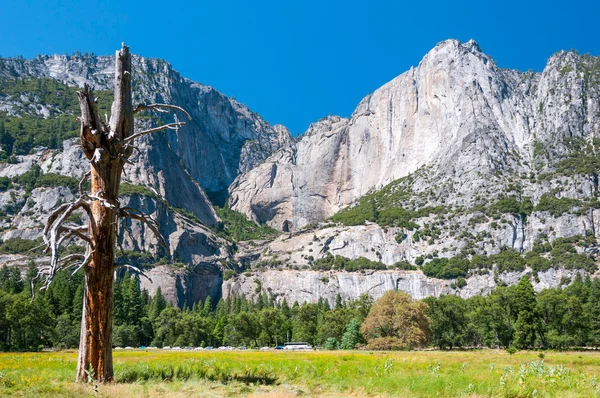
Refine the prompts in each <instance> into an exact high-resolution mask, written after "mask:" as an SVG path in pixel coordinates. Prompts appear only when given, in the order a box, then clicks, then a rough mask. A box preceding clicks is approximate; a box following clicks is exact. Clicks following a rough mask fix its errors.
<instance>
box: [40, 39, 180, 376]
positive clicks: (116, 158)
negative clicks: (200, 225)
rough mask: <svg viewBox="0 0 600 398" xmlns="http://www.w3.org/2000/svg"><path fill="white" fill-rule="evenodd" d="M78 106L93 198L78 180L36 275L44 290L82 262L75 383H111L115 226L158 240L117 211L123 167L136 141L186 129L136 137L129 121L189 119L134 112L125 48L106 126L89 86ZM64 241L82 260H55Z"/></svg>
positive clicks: (52, 227)
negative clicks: (77, 222) (78, 244)
mask: <svg viewBox="0 0 600 398" xmlns="http://www.w3.org/2000/svg"><path fill="white" fill-rule="evenodd" d="M79 105H80V108H81V131H80V139H81V147H82V149H83V152H84V154H85V156H86V157H87V159H88V160H89V162H90V172H89V173H88V174H86V176H85V177H84V180H85V179H86V178H87V177H89V178H90V179H91V192H90V194H84V192H83V182H84V180H82V182H81V183H80V186H79V190H80V197H79V199H77V200H76V201H74V202H72V203H66V204H64V205H61V206H59V208H58V209H56V210H55V211H54V212H53V213H52V214H51V215H50V217H49V218H48V222H47V224H46V228H45V230H44V240H45V243H46V245H47V247H48V250H52V261H51V264H50V266H49V267H47V268H45V269H43V270H40V275H44V276H45V277H46V284H45V285H44V288H45V287H47V286H48V285H49V283H50V282H51V281H52V278H53V277H54V275H55V273H56V271H57V270H58V269H61V268H66V267H68V266H69V263H71V262H72V261H78V262H79V261H81V262H80V263H79V266H78V267H77V269H76V270H75V272H76V271H77V270H79V269H80V268H83V269H84V273H85V291H84V299H83V315H82V320H81V335H80V343H79V358H78V362H77V380H78V381H87V380H90V379H91V380H98V381H101V382H109V381H112V380H113V362H112V317H113V275H114V270H115V264H114V260H115V247H116V243H117V231H118V220H119V218H121V217H128V218H134V219H136V220H139V221H141V222H144V223H146V224H147V226H148V227H150V229H151V230H152V231H153V232H154V233H155V234H157V235H158V236H159V238H160V240H162V238H161V237H160V234H159V233H158V228H157V225H156V222H155V221H154V220H153V219H151V218H150V217H148V216H146V215H144V214H143V213H141V212H140V211H139V210H136V209H132V208H122V207H121V206H120V203H119V200H118V198H119V185H120V183H121V173H122V172H123V166H124V164H125V163H126V162H129V161H128V158H129V156H130V155H131V153H132V150H133V148H134V146H133V141H134V140H135V139H136V138H138V137H140V136H142V135H145V134H150V133H153V132H156V131H161V130H164V129H177V128H179V127H180V126H182V125H183V124H184V123H183V122H179V121H176V122H175V123H169V124H166V125H163V126H160V127H156V128H151V129H148V130H145V131H141V132H138V133H134V131H133V115H134V113H136V112H138V111H140V110H154V111H158V112H168V109H175V110H180V111H182V112H184V113H185V114H186V115H187V116H188V118H189V115H188V114H187V112H185V111H184V110H183V109H181V108H179V107H177V106H173V105H165V104H151V105H139V106H138V107H137V108H136V109H135V110H134V109H133V105H132V98H131V55H130V54H129V49H128V47H126V46H125V45H123V46H122V48H121V50H120V51H117V55H116V67H115V88H114V102H113V104H112V108H111V118H110V122H109V121H108V120H104V121H103V120H102V119H101V118H100V116H99V115H98V108H97V103H96V100H95V99H94V96H93V94H92V91H91V89H90V87H89V86H87V85H86V86H84V89H83V91H82V92H80V93H79ZM77 209H83V210H85V211H86V212H87V215H88V219H89V224H88V226H87V227H85V228H81V227H77V226H69V225H67V224H66V219H67V218H68V216H69V215H70V214H71V213H72V212H73V211H75V210H77ZM86 230H87V231H86ZM86 233H87V234H86ZM67 238H80V239H82V240H84V241H85V242H86V243H87V250H86V254H85V255H68V256H66V257H63V258H59V256H58V246H59V245H60V244H61V243H62V242H64V241H65V239H67ZM163 242H164V241H163ZM128 267H129V268H133V267H130V266H128Z"/></svg>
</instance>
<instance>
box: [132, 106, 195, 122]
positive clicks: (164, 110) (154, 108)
mask: <svg viewBox="0 0 600 398" xmlns="http://www.w3.org/2000/svg"><path fill="white" fill-rule="evenodd" d="M168 109H174V110H177V111H180V112H182V113H183V114H185V115H186V116H187V118H188V119H189V120H190V121H191V120H192V117H191V116H190V114H189V113H187V111H186V110H185V109H183V108H181V107H179V106H177V105H169V104H149V105H144V104H139V105H138V106H137V107H136V108H135V109H134V111H133V113H134V114H136V113H138V112H141V111H143V110H152V111H156V112H161V113H168V112H169V111H168Z"/></svg>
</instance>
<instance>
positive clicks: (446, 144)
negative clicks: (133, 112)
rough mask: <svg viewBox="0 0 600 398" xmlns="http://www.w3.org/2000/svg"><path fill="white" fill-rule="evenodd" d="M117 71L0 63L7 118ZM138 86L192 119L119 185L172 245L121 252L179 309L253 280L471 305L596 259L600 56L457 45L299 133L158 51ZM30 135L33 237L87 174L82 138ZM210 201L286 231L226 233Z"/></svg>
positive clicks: (18, 160)
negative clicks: (499, 61)
mask: <svg viewBox="0 0 600 398" xmlns="http://www.w3.org/2000/svg"><path fill="white" fill-rule="evenodd" d="M111 77H112V59H111V57H96V56H92V55H87V54H86V55H80V54H78V55H73V56H40V57H38V58H36V59H33V60H23V59H0V83H1V84H2V86H1V87H0V115H1V116H2V117H3V119H6V120H7V125H8V124H9V122H10V123H13V125H14V124H15V121H16V120H17V119H19V118H23V119H24V118H30V119H32V120H34V122H32V123H33V125H32V126H33V127H35V123H38V124H41V125H44V123H46V122H47V121H48V120H50V121H52V120H59V119H60V118H65V117H71V116H72V118H73V120H74V118H75V116H76V112H74V111H72V110H69V108H68V107H66V106H65V104H64V103H63V102H62V101H60V100H59V101H58V102H56V101H55V102H52V101H49V100H48V98H47V96H44V95H42V94H43V93H44V91H43V90H41V91H40V89H39V87H40V86H42V87H43V86H44V85H45V84H46V83H47V82H48V81H53V82H58V83H57V84H60V86H59V88H60V90H63V92H65V95H66V94H68V90H69V89H72V88H73V87H77V86H81V85H82V84H84V83H88V84H91V85H92V86H93V87H94V88H95V89H96V90H98V91H99V92H102V91H103V90H109V89H110V88H111V87H110V85H111V82H112V78H111ZM134 81H135V82H136V83H135V87H134V95H135V101H136V102H165V103H172V104H176V105H179V106H182V107H183V108H185V109H187V110H188V111H189V112H190V114H191V115H192V118H193V121H192V122H191V123H189V124H188V125H186V126H184V127H183V128H181V129H179V130H178V131H172V132H168V133H165V134H158V135H153V136H147V137H146V138H145V139H143V140H141V142H140V147H139V149H140V150H139V151H138V152H136V155H135V156H134V158H133V159H132V160H133V162H134V164H133V165H130V166H127V167H126V175H125V177H124V190H123V192H124V195H123V199H122V200H123V201H127V202H128V203H130V204H131V205H132V206H135V207H138V208H140V209H141V210H144V211H147V212H149V213H151V214H152V215H153V216H154V217H155V218H156V219H157V220H158V222H159V225H160V230H161V232H162V233H163V235H164V236H165V237H166V238H167V241H168V253H166V252H163V251H161V249H159V247H158V244H157V243H158V242H156V239H155V238H154V237H153V236H152V234H151V233H150V232H149V231H147V230H146V229H145V228H144V226H143V225H140V224H137V223H133V224H127V225H121V226H120V228H121V231H122V234H121V235H122V239H121V242H120V244H121V246H122V247H123V253H124V254H123V257H124V259H125V260H131V258H132V257H135V258H134V259H133V260H135V261H137V262H138V263H141V264H142V265H144V266H146V268H147V269H148V274H149V276H150V277H151V279H152V283H150V282H149V281H147V280H145V279H142V280H141V283H142V285H143V286H144V287H146V288H148V289H149V290H150V292H151V293H152V292H154V291H155V290H156V288H157V287H158V286H160V287H161V289H162V290H163V292H166V293H167V296H168V297H169V298H170V299H171V300H172V301H174V302H177V303H179V304H180V305H184V304H192V303H194V302H197V301H198V300H203V299H204V298H205V297H207V296H209V295H210V296H211V297H212V298H213V299H218V298H219V297H220V296H221V295H223V296H225V297H227V296H231V295H239V294H243V295H247V296H254V295H256V294H258V293H260V292H263V293H265V294H271V295H274V296H276V297H278V298H279V299H282V298H284V297H285V298H287V300H288V302H293V301H295V300H298V301H304V300H308V301H316V300H318V299H319V298H321V297H324V298H326V299H327V300H329V301H330V302H333V301H334V300H335V297H336V296H337V295H338V294H339V295H340V296H341V297H342V298H343V299H352V298H356V297H358V296H359V295H360V294H362V293H369V294H371V295H373V296H374V297H378V296H380V295H381V294H383V292H384V291H385V290H389V289H392V288H399V289H402V290H406V291H408V292H410V293H411V294H413V295H415V296H416V297H425V296H428V295H439V294H445V293H450V294H459V295H461V296H464V297H467V296H471V295H475V294H485V293H487V292H489V291H490V290H491V289H492V288H493V287H495V286H498V285H502V284H512V283H515V282H516V281H518V279H519V277H520V276H522V275H523V274H526V273H529V274H532V275H533V276H534V278H535V281H536V283H535V286H536V289H542V288H544V287H549V286H558V285H560V284H563V283H568V282H569V281H570V280H572V279H573V278H574V277H575V275H577V274H585V273H589V274H594V273H595V272H596V270H597V266H596V263H595V259H596V257H595V256H596V253H597V251H598V249H597V247H596V240H597V237H598V234H599V233H600V232H599V231H598V227H599V225H598V223H599V222H600V221H599V217H600V213H599V211H600V210H599V209H600V205H598V200H597V196H598V164H600V160H599V159H600V157H598V155H597V154H596V148H597V146H598V144H600V142H598V141H597V139H598V138H600V137H599V134H600V131H599V130H600V60H599V59H598V58H595V57H591V56H588V55H579V54H577V53H574V52H559V53H557V54H554V55H553V56H551V57H550V59H549V60H548V63H547V66H546V68H545V69H544V70H543V71H542V72H539V73H535V72H519V71H514V70H506V69H502V68H499V67H498V66H497V65H496V63H495V62H494V61H493V60H492V59H491V57H489V56H488V55H486V54H485V53H483V52H482V50H481V49H480V48H479V46H478V45H477V43H475V42H474V41H469V42H467V43H460V42H458V41H456V40H447V41H444V42H441V43H439V44H438V45H437V46H436V47H435V48H434V49H432V50H431V51H430V52H429V53H428V54H427V55H425V57H424V58H423V60H422V61H421V62H420V63H419V65H418V66H416V67H414V68H411V69H410V70H409V71H407V72H405V73H403V74H401V75H399V76H398V77H397V78H395V79H393V80H392V81H391V82H389V83H387V84H385V85H384V86H382V87H381V88H379V89H377V90H376V91H375V92H373V93H372V94H369V95H367V96H366V97H365V98H364V99H363V100H362V101H361V102H360V103H359V104H358V106H357V108H356V110H355V111H354V113H353V114H352V115H351V117H350V118H347V119H346V118H342V117H337V116H328V117H326V118H324V119H322V120H319V121H318V122H315V123H314V124H312V125H311V126H310V128H309V129H308V130H307V132H306V133H304V134H303V135H301V136H300V137H298V138H297V139H293V138H292V137H291V136H290V134H289V132H288V131H287V129H286V128H285V127H283V126H270V125H269V124H268V123H267V122H265V121H264V120H263V119H262V118H260V116H258V115H257V114H255V113H253V112H252V111H250V110H249V109H248V108H247V107H245V106H244V105H242V104H240V103H239V102H237V101H235V100H233V99H230V98H227V97H226V96H224V95H222V94H221V93H219V92H218V91H216V90H215V89H213V88H211V87H208V86H205V85H202V84H199V83H195V82H192V81H190V80H188V79H185V78H184V77H182V76H181V75H180V74H179V73H177V72H176V71H174V70H173V69H172V67H171V66H170V65H169V64H168V63H166V62H164V61H161V60H155V59H146V58H142V57H135V58H134ZM18 82H21V83H18ZM22 82H25V83H22ZM31 82H33V83H37V86H38V87H37V88H36V86H35V84H33V83H31ZM17 83H18V84H17ZM30 83H31V84H30ZM19 84H20V85H19ZM15 87H18V88H19V89H18V90H17V89H16V88H15ZM23 87H29V88H28V89H24V88H23ZM32 87H33V88H32ZM11 120H12V122H11ZM60 120H63V119H60ZM156 122H157V120H156V119H153V118H151V117H144V118H142V119H141V120H140V121H139V122H138V123H140V127H142V126H144V127H145V126H148V125H151V124H152V123H156ZM25 125H26V126H27V128H28V127H29V126H30V124H25ZM27 128H23V130H24V133H23V134H25V133H27V131H26V130H27ZM0 135H1V134H0ZM0 138H2V137H0ZM32 140H33V144H32V145H30V146H31V149H28V151H27V152H26V153H23V154H20V155H13V156H12V157H11V158H6V159H5V160H4V161H3V163H0V178H4V179H5V180H4V181H6V188H5V189H4V188H3V189H2V190H1V191H0V207H1V209H2V217H1V218H2V231H0V239H1V240H2V242H7V241H10V240H11V239H12V240H14V239H23V240H28V241H32V240H35V239H37V238H39V236H40V233H41V226H42V224H43V222H44V219H45V215H46V214H47V212H48V211H49V210H51V209H52V208H53V207H55V206H56V205H58V204H59V203H61V202H63V201H66V200H69V199H70V198H72V196H73V195H74V192H75V191H74V189H73V188H72V184H73V181H77V179H79V178H80V177H81V176H82V175H83V173H84V172H85V170H86V169H87V162H86V161H85V159H83V157H82V154H81V151H80V150H79V148H78V146H77V141H76V139H69V138H68V137H67V139H62V138H61V140H60V144H59V145H57V146H56V148H54V149H53V148H49V147H48V146H47V145H46V146H44V145H37V146H36V145H35V142H36V141H35V139H34V138H32ZM2 142H4V141H2ZM11 145H12V144H11ZM14 145H15V146H16V145H17V143H15V144H14ZM0 146H3V150H4V151H6V148H5V145H4V144H2V143H0ZM32 175H34V177H35V178H34V182H33V183H31V184H29V185H27V184H28V183H27V181H30V177H31V176H32ZM50 176H52V178H50ZM55 176H62V177H64V178H67V179H66V180H65V179H64V178H63V179H62V180H60V179H57V178H56V177H55ZM36 179H37V180H36ZM40 181H42V182H40ZM44 181H45V182H44ZM69 184H71V188H69ZM209 197H210V198H211V200H212V201H213V202H223V201H224V200H225V199H227V200H228V203H229V204H230V206H231V207H232V208H233V209H234V210H237V211H240V212H242V213H244V214H246V215H247V216H248V217H249V218H250V219H252V220H254V221H255V222H257V223H266V224H268V225H270V226H271V227H273V228H275V229H278V230H280V231H282V232H283V233H284V234H282V235H280V236H279V237H277V238H275V239H271V240H254V241H250V242H233V241H232V239H230V238H227V236H224V235H223V234H222V233H219V231H221V232H222V231H223V230H226V229H227V228H229V226H227V225H223V223H222V221H221V220H220V217H219V216H218V215H217V213H216V212H215V209H214V207H213V204H212V203H211V200H209ZM142 252H144V253H149V255H148V256H149V257H148V256H145V257H144V256H142V257H144V258H143V259H140V258H139V257H140V255H139V254H138V255H134V253H142ZM531 253H533V254H531ZM167 254H168V256H167ZM128 256H129V257H128ZM136 256H137V257H136ZM502 256H505V257H506V256H508V257H506V258H509V259H510V260H506V258H505V257H502ZM166 257H170V260H169V261H167V260H166ZM27 259H28V255H27V254H25V253H13V254H10V255H9V254H6V255H4V257H3V258H2V260H0V261H2V263H3V264H9V265H20V266H22V267H24V265H25V264H26V262H27ZM36 261H38V262H40V261H42V262H43V261H45V260H44V257H43V256H41V257H39V258H36ZM444 261H450V263H447V262H444ZM168 263H170V264H168ZM357 264H358V265H357ZM511 264H512V265H511ZM435 267H438V268H439V269H438V268H435ZM434 268H435V269H434Z"/></svg>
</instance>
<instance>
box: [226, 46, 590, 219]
mask: <svg viewBox="0 0 600 398" xmlns="http://www.w3.org/2000/svg"><path fill="white" fill-rule="evenodd" d="M595 62H596V59H595V58H593V57H584V56H578V55H576V54H574V53H565V52H561V53H557V54H555V55H553V56H552V57H551V58H550V59H549V61H548V64H547V66H546V68H545V69H544V71H543V72H541V73H532V72H518V71H512V70H506V69H501V68H499V67H497V66H496V64H495V62H494V61H493V60H492V59H491V58H490V57H489V56H488V55H486V54H484V53H483V52H482V51H481V49H480V48H479V46H478V45H477V43H475V42H474V41H469V42H467V43H460V42H458V41H456V40H447V41H444V42H441V43H439V44H438V45H437V46H436V47H435V48H434V49H432V50H431V51H430V52H429V53H428V54H427V55H425V57H424V58H423V59H422V61H421V62H420V63H419V65H418V66H417V67H414V68H411V69H410V70H409V71H407V72H405V73H403V74H401V75H400V76H398V77H396V78H395V79H394V80H392V81H390V82H389V83H387V84H385V85H384V86H382V87H380V88H379V89H377V90H376V91H375V92H374V93H372V94H370V95H368V96H367V97H365V98H364V99H363V100H362V101H361V102H360V104H359V105H358V106H357V108H356V110H355V111H354V113H353V114H352V116H351V117H350V118H349V119H344V118H339V117H331V116H330V117H327V118H325V119H322V120H320V121H318V122H316V123H314V124H313V125H312V126H311V127H310V128H309V130H308V131H307V132H306V133H305V134H304V135H302V136H301V137H300V138H299V139H298V140H297V142H296V143H294V144H292V145H291V146H289V147H286V148H283V149H281V150H280V151H278V152H276V153H274V154H273V155H272V156H271V157H269V158H268V159H267V160H266V161H265V162H264V163H262V164H261V165H260V166H258V167H256V168H254V169H252V170H250V171H248V172H245V173H243V174H242V175H240V176H239V177H238V178H237V179H236V180H235V181H234V183H233V184H232V185H231V186H230V188H229V191H230V199H229V201H230V204H231V205H232V207H233V208H234V209H236V210H239V211H242V212H244V213H246V214H247V215H248V216H249V217H251V218H253V219H255V220H257V221H259V222H266V223H268V224H269V225H271V226H273V227H274V228H278V229H281V230H283V229H285V228H289V226H290V225H291V226H293V228H294V229H296V230H297V229H299V228H302V227H304V226H305V225H307V224H311V223H314V222H318V221H322V220H324V219H326V218H327V217H329V216H331V215H333V214H334V213H336V212H337V211H338V210H340V209H342V208H344V207H345V206H347V205H349V204H351V203H352V202H353V201H355V200H356V199H358V198H359V197H360V196H362V195H364V194H366V193H367V192H369V191H372V190H377V189H379V188H381V187H383V186H384V185H386V184H388V183H390V182H392V181H394V180H396V179H398V178H401V177H404V176H407V175H409V174H411V173H415V172H420V171H425V170H427V173H426V174H427V177H425V176H423V175H422V174H419V173H417V174H416V181H415V183H414V185H413V186H412V187H411V188H412V189H413V190H414V191H426V190H431V191H434V192H435V193H436V194H437V195H436V196H438V199H437V200H431V203H429V204H430V205H435V204H439V203H442V200H441V199H442V198H443V203H444V204H446V205H448V204H455V205H463V206H471V205H472V204H473V202H474V200H475V196H477V195H478V194H479V195H487V196H488V197H493V196H497V195H499V194H500V193H502V192H503V191H504V188H505V185H506V183H507V180H508V179H514V178H516V179H521V178H522V176H523V177H525V178H523V180H522V181H521V183H522V186H523V190H524V192H525V193H526V194H528V195H530V196H532V197H533V198H534V199H536V198H539V196H540V195H541V194H542V193H544V192H546V191H547V190H548V187H547V186H544V185H543V184H541V185H540V184H538V183H531V182H530V181H529V175H530V173H532V172H533V173H535V174H538V173H539V172H542V171H547V168H548V167H549V168H550V169H551V167H552V161H550V162H549V164H544V165H542V166H540V165H541V162H540V161H539V159H536V157H539V156H540V155H539V153H537V152H536V151H535V148H534V147H535V146H536V145H537V146H538V149H539V148H546V150H547V154H548V156H549V158H550V159H551V160H552V159H553V158H557V157H559V156H561V155H564V154H565V153H566V151H567V148H566V145H565V138H571V137H582V138H584V139H587V140H590V139H591V137H592V136H593V135H594V134H598V127H599V125H600V118H599V112H598V110H599V108H600V102H599V100H598V98H599V87H598V84H593V81H592V80H590V79H591V78H590V77H589V76H590V73H589V71H588V69H589V68H591V67H593V65H594V64H595ZM586 71H588V72H586ZM423 174H424V173H423ZM546 185H547V184H546ZM575 194H576V193H575Z"/></svg>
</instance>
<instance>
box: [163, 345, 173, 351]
mask: <svg viewBox="0 0 600 398" xmlns="http://www.w3.org/2000/svg"><path fill="white" fill-rule="evenodd" d="M170 349H171V347H169V346H168V345H167V346H164V347H163V350H170Z"/></svg>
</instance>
